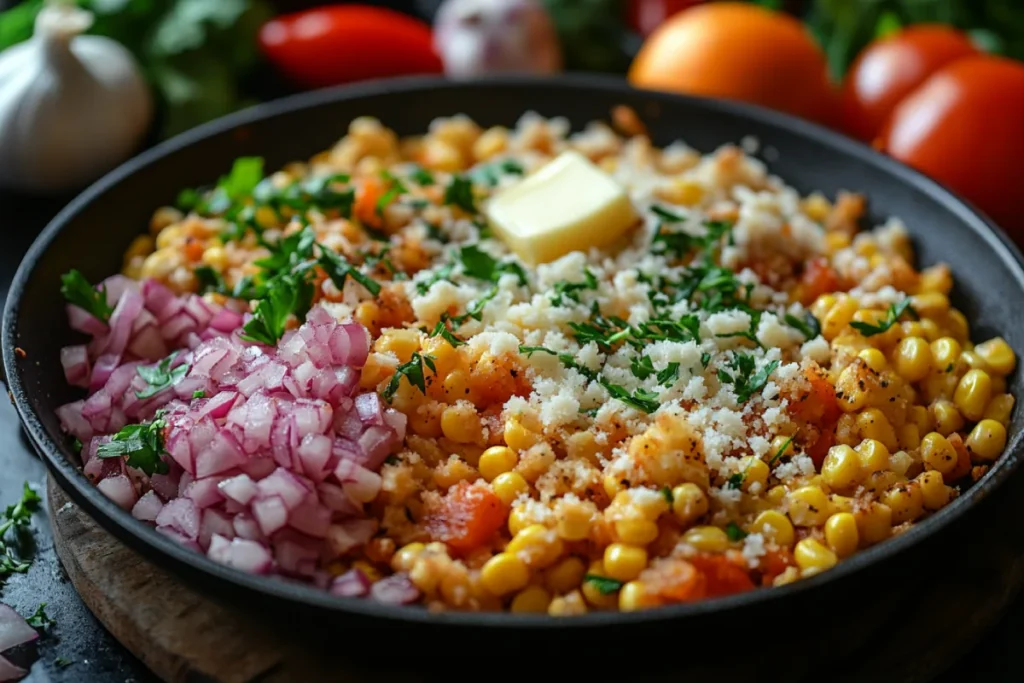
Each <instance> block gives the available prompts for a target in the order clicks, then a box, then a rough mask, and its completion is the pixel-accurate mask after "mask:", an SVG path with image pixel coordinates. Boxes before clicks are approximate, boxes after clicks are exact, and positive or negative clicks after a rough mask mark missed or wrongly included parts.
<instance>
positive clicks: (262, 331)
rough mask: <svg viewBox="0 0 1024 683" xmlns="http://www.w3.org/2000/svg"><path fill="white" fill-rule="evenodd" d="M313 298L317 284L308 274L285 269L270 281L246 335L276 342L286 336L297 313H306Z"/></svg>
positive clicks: (243, 335)
mask: <svg viewBox="0 0 1024 683" xmlns="http://www.w3.org/2000/svg"><path fill="white" fill-rule="evenodd" d="M312 299H313V285H312V283H311V282H310V281H309V279H308V278H306V277H305V275H304V274H297V273H285V274H282V275H279V276H277V277H275V278H273V279H272V280H271V281H270V282H268V283H267V287H266V296H265V298H263V299H260V300H259V302H258V303H257V304H256V310H254V311H253V317H252V320H250V321H249V322H247V323H246V324H245V327H243V328H242V335H241V336H242V339H244V340H246V341H252V342H257V343H260V344H266V345H267V346H275V345H276V344H277V342H278V340H279V339H281V337H283V336H284V332H285V328H286V326H287V324H288V319H289V317H290V316H291V315H292V314H293V313H299V312H300V311H301V315H302V316H305V314H306V312H307V311H308V310H309V307H310V305H311V302H312Z"/></svg>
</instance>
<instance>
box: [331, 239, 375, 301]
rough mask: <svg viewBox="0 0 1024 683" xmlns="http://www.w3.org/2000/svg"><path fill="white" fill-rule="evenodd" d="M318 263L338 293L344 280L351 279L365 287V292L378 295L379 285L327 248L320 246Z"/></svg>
mask: <svg viewBox="0 0 1024 683" xmlns="http://www.w3.org/2000/svg"><path fill="white" fill-rule="evenodd" d="M318 263H319V264H320V267H321V268H323V269H324V272H325V273H327V277H329V278H331V282H333V283H334V286H335V287H337V288H338V290H339V291H341V290H342V288H344V286H345V279H346V278H352V279H353V280H355V281H356V282H358V283H359V284H361V285H362V286H363V287H365V288H366V291H368V292H369V293H370V294H372V295H373V296H377V295H378V294H380V290H381V285H380V283H379V282H377V281H376V280H374V279H373V278H371V277H370V276H369V275H365V274H363V272H362V271H360V270H359V269H358V268H356V267H355V266H353V265H352V264H351V263H349V262H348V261H346V260H345V258H344V257H343V256H341V254H338V253H336V252H334V251H332V250H331V249H328V248H327V247H323V246H321V247H320V258H319V260H318Z"/></svg>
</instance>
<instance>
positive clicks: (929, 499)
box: [915, 470, 956, 510]
mask: <svg viewBox="0 0 1024 683" xmlns="http://www.w3.org/2000/svg"><path fill="white" fill-rule="evenodd" d="M915 481H916V482H917V484H918V486H920V487H921V500H922V502H923V503H924V506H925V508H926V509H928V510H941V509H942V508H943V507H945V506H946V505H947V504H948V503H949V502H950V501H951V500H953V498H955V497H956V489H954V488H953V487H951V486H946V483H945V482H944V481H943V480H942V475H941V474H940V473H939V472H936V471H935V470H928V471H927V472H922V473H921V474H919V475H917V479H915Z"/></svg>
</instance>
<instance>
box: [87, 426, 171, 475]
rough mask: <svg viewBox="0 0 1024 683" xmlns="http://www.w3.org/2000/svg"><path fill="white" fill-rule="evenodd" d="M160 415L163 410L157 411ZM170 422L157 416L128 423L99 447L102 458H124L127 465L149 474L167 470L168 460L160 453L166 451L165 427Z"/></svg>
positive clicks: (98, 454)
mask: <svg viewBox="0 0 1024 683" xmlns="http://www.w3.org/2000/svg"><path fill="white" fill-rule="evenodd" d="M157 414H158V415H160V414H161V413H159V412H158V413H157ZM166 426H167V423H166V422H165V421H164V420H163V419H162V418H161V417H157V418H155V419H154V420H153V421H152V422H145V423H142V424H134V425H127V426H126V427H123V428H122V429H121V431H119V432H118V433H117V434H114V436H112V437H111V439H110V441H108V442H107V443H105V444H101V445H100V447H99V448H97V449H96V456H97V457H99V458H125V459H126V460H125V464H127V465H128V467H134V468H135V469H137V470H141V471H142V472H145V473H146V474H148V475H150V476H152V475H154V474H167V472H168V467H167V463H166V462H164V460H163V458H161V457H160V456H161V455H163V453H164V435H163V431H164V428H165V427H166Z"/></svg>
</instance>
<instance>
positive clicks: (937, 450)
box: [921, 432, 957, 474]
mask: <svg viewBox="0 0 1024 683" xmlns="http://www.w3.org/2000/svg"><path fill="white" fill-rule="evenodd" d="M921 459H922V460H923V461H924V466H925V467H927V468H928V469H931V470H935V471H936V472H939V473H940V474H949V473H950V472H952V471H953V470H954V469H955V468H956V461H957V457H956V451H955V450H954V449H953V446H952V444H950V443H949V440H948V439H947V438H946V437H944V436H943V435H942V434H939V433H938V432H931V433H929V434H925V435H924V438H923V439H921Z"/></svg>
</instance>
